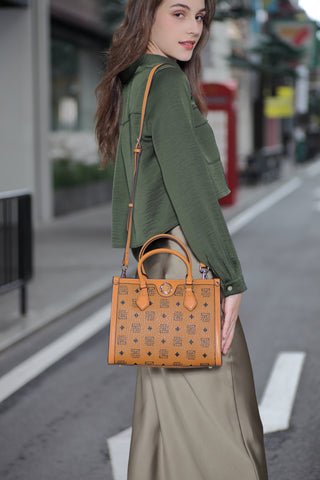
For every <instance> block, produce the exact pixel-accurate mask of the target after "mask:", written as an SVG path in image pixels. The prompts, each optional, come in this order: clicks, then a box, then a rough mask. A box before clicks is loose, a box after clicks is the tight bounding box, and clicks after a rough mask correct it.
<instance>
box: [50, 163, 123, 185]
mask: <svg viewBox="0 0 320 480" xmlns="http://www.w3.org/2000/svg"><path fill="white" fill-rule="evenodd" d="M52 170H53V171H52V173H53V187H54V189H55V190H58V189H59V188H64V187H73V186H76V185H86V184H88V183H92V182H98V181H107V180H110V179H112V177H113V171H114V167H113V165H109V166H108V167H107V168H106V169H105V170H99V164H91V165H87V164H85V163H83V162H79V161H73V160H70V159H68V158H59V159H55V160H54V161H53V168H52Z"/></svg>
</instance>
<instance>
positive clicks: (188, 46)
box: [179, 42, 196, 50]
mask: <svg viewBox="0 0 320 480" xmlns="http://www.w3.org/2000/svg"><path fill="white" fill-rule="evenodd" d="M195 43H196V42H179V44H180V45H182V46H183V47H184V48H185V49H186V50H192V49H193V47H194V44H195Z"/></svg>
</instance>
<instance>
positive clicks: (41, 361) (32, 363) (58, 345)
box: [0, 161, 320, 403]
mask: <svg viewBox="0 0 320 480" xmlns="http://www.w3.org/2000/svg"><path fill="white" fill-rule="evenodd" d="M318 163H319V167H320V161H319V162H318ZM315 166H316V164H314V165H312V167H315ZM309 168H310V167H309ZM319 171H320V168H319ZM301 183H302V182H301V180H300V179H299V178H298V177H295V178H293V179H292V180H291V181H290V182H287V183H286V184H284V185H283V186H282V187H280V188H279V189H277V190H276V191H274V192H273V193H271V194H270V195H268V196H267V197H265V198H264V199H262V200H261V201H260V202H258V203H257V204H256V205H254V206H252V207H250V208H248V209H247V210H245V211H244V212H242V213H241V214H239V215H237V216H236V217H235V218H233V219H232V220H230V221H229V222H228V228H229V230H230V233H231V234H234V233H236V232H238V231H239V230H240V229H241V228H243V227H244V226H245V225H247V224H248V223H249V222H250V221H252V220H253V219H254V218H256V217H257V216H258V215H260V214H261V213H263V212H265V211H266V210H267V209H269V208H270V207H272V206H273V205H275V204H276V203H277V202H279V201H280V200H282V199H283V198H285V197H287V196H288V195H290V194H291V193H292V192H294V191H295V190H297V189H298V188H299V187H300V185H301ZM110 310H111V304H109V305H107V306H106V307H105V308H103V309H101V310H99V311H98V312H96V313H95V314H94V315H92V316H91V317H89V318H88V319H87V320H85V321H84V322H82V323H81V324H80V325H79V326H77V327H75V328H73V329H72V330H70V331H69V332H68V333H66V334H65V335H63V336H62V337H60V338H59V339H57V340H56V341H55V342H53V343H51V344H49V345H48V346H47V347H45V348H43V349H42V350H40V351H39V352H38V353H36V354H35V355H32V356H31V357H30V358H28V359H27V360H25V361H24V362H23V363H21V364H20V365H18V366H17V367H15V368H14V369H13V370H11V371H10V372H8V373H6V374H5V375H3V376H2V377H1V378H0V403H1V402H2V401H3V400H5V399H6V398H8V397H9V396H10V395H12V394H13V393H15V392H16V391H17V390H19V389H20V388H22V387H23V386H24V385H26V384H27V383H28V382H30V381H31V380H33V379H34V378H36V377H37V376H38V375H40V374H41V373H43V372H44V371H45V370H46V369H47V368H49V367H51V366H52V365H54V364H55V363H56V362H57V361H59V360H60V359H61V358H63V357H64V356H66V355H67V354H68V353H70V352H72V351H73V350H74V349H75V348H77V347H79V346H80V345H81V344H82V343H84V342H86V341H87V340H89V338H91V337H93V336H94V335H95V334H96V333H98V332H99V331H100V330H102V329H103V328H104V327H105V326H106V325H107V324H108V323H109V321H110Z"/></svg>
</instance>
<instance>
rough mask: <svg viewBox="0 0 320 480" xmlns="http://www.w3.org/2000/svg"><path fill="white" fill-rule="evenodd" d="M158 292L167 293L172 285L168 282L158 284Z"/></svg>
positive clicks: (170, 290)
mask: <svg viewBox="0 0 320 480" xmlns="http://www.w3.org/2000/svg"><path fill="white" fill-rule="evenodd" d="M160 292H161V293H163V295H169V294H170V293H171V292H172V286H171V285H170V283H163V284H162V285H160Z"/></svg>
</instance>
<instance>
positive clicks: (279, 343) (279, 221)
mask: <svg viewBox="0 0 320 480" xmlns="http://www.w3.org/2000/svg"><path fill="white" fill-rule="evenodd" d="M319 173H320V172H319ZM319 183H320V174H313V175H307V174H306V173H303V174H301V186H300V187H299V188H298V189H297V190H295V191H294V192H293V193H291V194H290V195H289V196H288V197H286V198H285V199H283V200H281V201H280V202H278V203H277V204H276V205H274V206H273V207H271V208H270V209H268V210H267V211H265V212H264V213H262V214H261V215H259V216H258V217H257V218H255V219H254V220H252V221H251V222H250V223H248V224H247V225H246V226H245V227H244V228H243V229H241V230H240V231H239V232H238V233H236V234H235V235H234V241H235V244H236V248H237V251H238V253H239V256H240V259H241V262H242V265H243V270H244V272H245V278H246V281H247V285H248V292H247V293H246V294H245V295H244V299H243V304H242V307H241V319H242V323H243V326H244V329H245V333H246V337H247V342H248V346H249V350H250V353H251V359H252V363H253V369H254V376H255V381H256V389H257V395H258V399H259V400H260V399H261V396H262V394H263V391H264V388H265V386H266V384H267V382H268V378H269V375H270V371H271V369H272V366H273V364H274V361H275V359H276V356H277V355H278V354H279V353H280V352H288V351H299V352H306V361H305V364H304V367H303V371H302V376H301V380H300V383H299V387H298V391H297V395H296V399H295V402H294V407H293V411H292V415H291V419H290V426H289V428H288V429H287V430H285V431H280V432H275V433H271V434H267V435H266V436H265V442H266V451H267V459H268V468H269V477H270V480H301V479H302V478H303V479H307V480H319V479H320V456H319V453H318V452H319V447H320V440H319V435H318V430H319V417H320V412H319V407H318V404H319V400H318V397H319V383H320V376H319V366H318V365H319V347H318V345H319V337H320V331H319V328H318V325H319V320H320V288H319V282H320V275H319V274H320V255H319V250H320V191H319V188H320V186H319ZM109 300H110V292H109V293H107V294H106V295H104V296H101V297H98V298H96V299H95V300H93V301H92V302H90V303H89V304H87V305H85V306H83V307H82V308H81V309H79V310H78V311H75V312H72V313H71V314H69V315H68V316H66V317H65V318H63V319H61V320H59V321H57V322H55V323H54V324H52V325H50V326H48V327H47V328H46V329H44V330H42V331H40V332H38V333H37V334H35V335H33V336H32V337H30V338H28V339H26V340H25V341H23V342H21V343H19V344H17V345H16V346H14V347H12V348H11V349H9V350H8V351H6V352H4V353H2V354H1V355H0V375H2V374H4V373H5V372H7V371H10V370H11V369H12V368H13V367H14V366H15V365H17V364H19V363H21V362H22V361H23V360H24V359H25V358H28V357H29V356H30V355H32V354H33V353H34V352H36V351H38V350H39V349H40V348H42V347H43V346H45V345H46V344H48V343H50V342H52V341H53V340H54V339H56V338H58V337H59V336H61V335H62V334H63V333H64V332H65V331H68V330H69V329H70V328H72V327H73V326H74V325H76V324H78V323H79V322H81V321H82V320H84V319H86V318H87V317H88V316H89V315H90V314H91V313H92V312H94V311H95V310H97V309H99V308H100V307H101V306H103V305H105V304H107V302H108V301H109ZM107 334H108V331H107V329H104V330H103V331H102V332H100V333H98V334H97V335H95V336H94V337H93V338H91V340H89V341H88V342H86V343H85V344H83V345H82V346H81V347H79V348H77V349H76V350H75V351H73V352H72V353H71V354H69V355H68V356H67V357H65V358H64V359H62V360H60V361H59V362H57V363H56V364H55V365H54V366H52V367H51V368H49V369H48V370H47V371H45V372H44V373H43V374H41V375H40V376H39V377H37V378H36V379H35V380H33V381H32V382H30V383H28V384H27V385H26V386H25V387H23V388H22V389H20V390H19V391H18V392H16V393H15V394H14V395H12V396H10V397H9V398H8V399H7V400H5V401H4V402H3V403H2V404H0V478H1V480H31V479H32V480H33V479H39V480H56V479H59V480H70V479H77V480H88V479H90V480H102V479H103V480H112V474H111V465H110V459H109V456H108V449H107V438H109V437H111V436H113V435H115V434H117V433H118V432H121V431H122V430H124V429H126V428H128V427H129V426H130V425H131V415H132V407H133V396H134V385H135V369H134V368H131V367H122V368H120V367H118V366H108V365H107V363H106V341H107ZM150 480H151V479H150Z"/></svg>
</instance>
